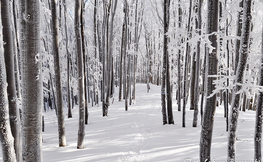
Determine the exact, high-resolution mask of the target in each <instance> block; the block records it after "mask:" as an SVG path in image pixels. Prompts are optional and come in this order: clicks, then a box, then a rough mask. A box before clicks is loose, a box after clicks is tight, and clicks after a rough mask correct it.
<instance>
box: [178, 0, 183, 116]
mask: <svg viewBox="0 0 263 162" xmlns="http://www.w3.org/2000/svg"><path fill="white" fill-rule="evenodd" d="M182 12H183V11H182V8H181V2H180V0H179V1H178V15H179V20H178V28H179V30H181V28H182ZM181 37H182V35H181V34H180V36H179V39H180V40H179V41H178V42H179V43H178V47H179V49H178V54H177V71H178V79H177V87H178V90H177V97H178V98H177V103H178V111H181V54H182V50H181V49H180V47H181V44H182V40H181Z"/></svg>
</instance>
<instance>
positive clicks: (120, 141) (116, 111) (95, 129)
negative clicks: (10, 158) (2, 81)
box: [43, 84, 255, 162]
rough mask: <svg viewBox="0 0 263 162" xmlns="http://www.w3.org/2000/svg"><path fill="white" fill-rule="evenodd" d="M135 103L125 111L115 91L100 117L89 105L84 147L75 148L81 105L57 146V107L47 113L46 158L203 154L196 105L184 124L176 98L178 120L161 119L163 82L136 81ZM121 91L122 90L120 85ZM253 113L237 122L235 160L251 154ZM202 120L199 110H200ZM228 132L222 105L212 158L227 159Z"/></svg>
mask: <svg viewBox="0 0 263 162" xmlns="http://www.w3.org/2000/svg"><path fill="white" fill-rule="evenodd" d="M136 88H137V93H136V104H133V105H131V106H130V107H129V111H125V108H124V101H122V102H118V101H117V97H116V98H115V101H114V103H113V104H112V105H111V106H110V108H109V116H108V117H102V110H101V107H100V106H99V107H89V125H87V126H86V128H85V129H86V137H85V149H83V150H78V149H77V130H78V110H77V107H76V108H75V109H74V110H73V112H74V114H73V118H72V119H67V118H66V121H65V122H66V135H67V137H66V138H67V147H64V148H60V147H58V133H57V120H56V118H55V115H54V112H52V111H51V112H47V113H46V114H45V124H46V131H45V132H44V133H43V160H44V162H54V161H61V162H132V161H148V162H160V161H165V162H169V161H170V162H177V161H178V162H181V161H187V160H188V161H191V160H190V159H192V161H193V160H195V161H197V160H198V159H199V138H200V124H199V125H198V127H197V128H193V127H192V118H193V111H190V110H189V108H187V112H186V113H187V116H186V117H187V118H186V119H187V122H186V123H187V124H186V128H182V127H181V120H182V118H181V116H182V115H181V112H178V111H177V107H176V104H175V103H176V101H174V106H173V107H174V110H173V111H174V120H175V124H174V125H162V115H161V103H160V102H161V100H160V87H158V86H154V85H151V91H150V93H146V85H144V84H138V85H137V87H136ZM117 92H118V91H117ZM254 116H255V113H254V112H252V111H248V112H245V113H244V112H241V113H240V118H239V124H238V136H237V137H238V139H237V160H252V159H253V134H254ZM199 123H200V116H199ZM227 136H228V134H227V132H225V118H224V117H223V107H219V108H217V110H216V115H215V125H214V133H213V144H212V159H213V160H215V161H216V160H218V161H220V160H221V161H222V160H226V156H227Z"/></svg>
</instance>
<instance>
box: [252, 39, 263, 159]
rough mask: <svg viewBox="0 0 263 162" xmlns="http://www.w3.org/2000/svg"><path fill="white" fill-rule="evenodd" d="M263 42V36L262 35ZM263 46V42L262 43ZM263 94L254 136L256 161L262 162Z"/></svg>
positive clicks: (262, 81)
mask: <svg viewBox="0 0 263 162" xmlns="http://www.w3.org/2000/svg"><path fill="white" fill-rule="evenodd" d="M262 40H263V34H262ZM262 45H263V42H262ZM259 86H263V46H262V47H261V68H260V78H259ZM262 102H263V92H259V95H258V101H257V109H256V124H255V135H254V149H255V152H254V161H259V162H260V161H262V154H261V142H262V106H263V103H262Z"/></svg>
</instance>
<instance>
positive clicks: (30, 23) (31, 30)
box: [19, 0, 43, 162]
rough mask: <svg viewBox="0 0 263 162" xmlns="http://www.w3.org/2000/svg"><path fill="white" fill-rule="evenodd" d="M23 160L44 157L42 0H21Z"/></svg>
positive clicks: (40, 159)
mask: <svg viewBox="0 0 263 162" xmlns="http://www.w3.org/2000/svg"><path fill="white" fill-rule="evenodd" d="M19 7H20V11H19V13H20V15H19V16H20V20H21V24H20V25H21V26H20V31H19V32H20V46H19V47H20V48H21V50H20V52H21V69H22V70H21V76H22V82H21V84H22V85H21V87H22V141H23V143H22V144H23V147H22V156H23V161H38V162H40V161H42V129H41V125H42V124H41V123H42V105H43V89H42V84H43V82H42V75H41V73H42V69H41V66H42V61H41V56H40V49H41V48H40V45H39V43H40V12H39V11H40V1H35V0H27V1H20V4H19Z"/></svg>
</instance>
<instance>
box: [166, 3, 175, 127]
mask: <svg viewBox="0 0 263 162" xmlns="http://www.w3.org/2000/svg"><path fill="white" fill-rule="evenodd" d="M169 10H170V0H165V1H164V17H163V22H164V39H163V40H164V41H163V55H164V59H166V60H165V64H166V66H165V69H164V70H165V73H166V78H165V80H166V95H167V115H168V124H174V119H173V108H172V91H171V82H170V64H169V53H168V30H169V19H170V11H169ZM163 79H164V78H163Z"/></svg>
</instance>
